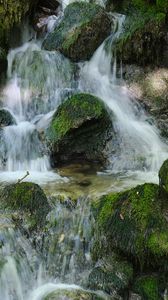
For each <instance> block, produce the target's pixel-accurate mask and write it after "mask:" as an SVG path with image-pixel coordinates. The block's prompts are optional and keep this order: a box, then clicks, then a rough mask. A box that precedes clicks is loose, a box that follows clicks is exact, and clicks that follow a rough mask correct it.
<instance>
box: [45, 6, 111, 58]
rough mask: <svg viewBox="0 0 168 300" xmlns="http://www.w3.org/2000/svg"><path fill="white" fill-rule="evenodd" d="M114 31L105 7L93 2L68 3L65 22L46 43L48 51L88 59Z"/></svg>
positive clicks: (50, 35)
mask: <svg viewBox="0 0 168 300" xmlns="http://www.w3.org/2000/svg"><path fill="white" fill-rule="evenodd" d="M110 32H111V21H110V19H109V16H108V15H107V13H106V12H105V10H104V9H103V8H102V7H100V6H98V5H96V4H93V3H86V2H74V3H72V4H70V5H68V6H67V7H66V9H65V12H64V18H63V20H62V22H61V23H60V24H59V25H58V27H56V28H55V30H54V31H53V32H52V33H50V34H49V35H48V37H47V38H46V40H45V41H44V43H43V47H44V49H46V50H50V51H51V50H60V51H61V52H62V53H63V54H64V55H65V56H67V57H69V58H71V59H72V60H73V61H81V60H88V59H89V58H90V57H91V56H92V55H93V53H94V51H95V50H96V49H97V47H98V46H99V45H100V44H101V43H102V42H103V40H104V39H105V38H106V37H107V36H108V35H109V34H110Z"/></svg>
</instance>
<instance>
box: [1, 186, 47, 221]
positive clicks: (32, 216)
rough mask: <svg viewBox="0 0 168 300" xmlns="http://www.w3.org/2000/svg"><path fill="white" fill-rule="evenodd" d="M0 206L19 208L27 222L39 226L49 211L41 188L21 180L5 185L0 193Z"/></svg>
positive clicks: (8, 208) (10, 208) (11, 208)
mask: <svg viewBox="0 0 168 300" xmlns="http://www.w3.org/2000/svg"><path fill="white" fill-rule="evenodd" d="M0 200H1V201H0V202H1V204H0V205H1V208H2V209H7V210H12V211H13V210H14V211H15V210H16V211H17V210H20V211H21V212H22V213H25V215H27V217H28V218H27V220H28V223H29V224H31V225H32V226H35V225H36V226H41V225H42V224H43V223H44V222H45V217H46V215H47V214H48V212H49V205H48V202H47V198H46V196H45V194H44V192H43V190H42V189H41V188H40V187H39V186H38V185H37V184H35V183H31V182H21V183H16V184H11V185H8V186H6V187H5V188H4V189H3V190H2V192H1V194H0Z"/></svg>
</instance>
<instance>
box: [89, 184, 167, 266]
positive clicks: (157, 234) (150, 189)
mask: <svg viewBox="0 0 168 300" xmlns="http://www.w3.org/2000/svg"><path fill="white" fill-rule="evenodd" d="M167 198H168V196H167V193H165V194H163V193H160V188H159V186H158V185H155V184H143V185H139V186H137V187H135V188H133V189H130V190H127V191H125V192H121V193H111V194H108V195H106V196H103V197H101V198H100V199H99V200H96V201H95V202H93V213H94V216H95V219H96V222H97V225H98V228H99V232H100V236H99V238H98V239H100V240H101V237H106V242H105V241H104V240H103V241H102V242H103V244H102V246H99V249H98V247H97V251H98V252H99V256H101V255H102V254H101V252H102V251H103V252H104V253H105V252H108V253H110V251H111V249H117V250H118V251H121V253H124V255H127V257H129V258H130V259H132V261H133V262H134V264H135V265H136V267H138V268H141V269H143V268H144V264H145V269H146V268H147V266H150V267H154V268H158V266H162V268H165V269H167V268H168V265H167V258H168V222H167V211H168V202H167ZM101 247H102V248H101ZM157 270H159V268H158V269H157ZM162 270H163V269H162Z"/></svg>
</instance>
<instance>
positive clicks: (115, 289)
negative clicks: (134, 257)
mask: <svg viewBox="0 0 168 300" xmlns="http://www.w3.org/2000/svg"><path fill="white" fill-rule="evenodd" d="M132 279H133V267H132V265H131V264H130V263H128V262H127V261H126V260H123V259H122V258H121V257H118V256H117V255H115V254H114V253H112V254H111V255H110V256H108V257H103V258H102V259H100V260H98V262H97V263H96V265H95V267H94V268H93V269H92V271H91V272H90V274H89V278H88V287H89V288H90V289H93V290H103V291H104V292H107V293H108V294H110V295H112V294H116V293H119V294H120V295H121V294H122V293H123V292H124V290H125V289H126V288H128V286H129V284H130V282H131V281H132Z"/></svg>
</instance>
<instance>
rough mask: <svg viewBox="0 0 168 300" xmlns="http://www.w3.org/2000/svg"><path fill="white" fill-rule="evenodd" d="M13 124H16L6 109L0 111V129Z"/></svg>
mask: <svg viewBox="0 0 168 300" xmlns="http://www.w3.org/2000/svg"><path fill="white" fill-rule="evenodd" d="M14 124H16V120H15V119H14V117H13V116H12V115H11V113H10V112H9V111H8V110H6V109H0V128H2V127H4V126H9V125H14Z"/></svg>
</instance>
